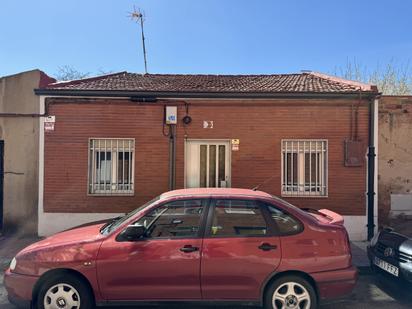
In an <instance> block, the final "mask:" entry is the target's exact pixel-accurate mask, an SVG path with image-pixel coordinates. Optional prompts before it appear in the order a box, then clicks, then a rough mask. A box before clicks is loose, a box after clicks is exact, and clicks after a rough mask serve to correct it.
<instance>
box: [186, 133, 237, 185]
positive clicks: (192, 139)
mask: <svg viewBox="0 0 412 309" xmlns="http://www.w3.org/2000/svg"><path fill="white" fill-rule="evenodd" d="M190 142H205V143H210V144H212V143H213V142H216V143H221V142H226V143H228V145H229V147H228V154H227V155H228V165H227V169H228V170H227V175H228V178H229V183H230V187H229V188H231V187H232V149H231V147H230V146H231V144H232V143H231V140H230V139H227V138H212V139H208V138H186V139H185V142H184V159H183V173H184V175H183V182H184V188H185V189H186V188H187V186H186V180H187V170H186V159H187V153H188V143H190Z"/></svg>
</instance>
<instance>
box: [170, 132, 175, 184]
mask: <svg viewBox="0 0 412 309" xmlns="http://www.w3.org/2000/svg"><path fill="white" fill-rule="evenodd" d="M169 130H170V134H169V190H174V189H176V125H173V124H171V125H169Z"/></svg>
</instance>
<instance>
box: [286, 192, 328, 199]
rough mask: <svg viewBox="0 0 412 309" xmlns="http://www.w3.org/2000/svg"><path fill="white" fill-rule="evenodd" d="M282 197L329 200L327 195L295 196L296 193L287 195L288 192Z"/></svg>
mask: <svg viewBox="0 0 412 309" xmlns="http://www.w3.org/2000/svg"><path fill="white" fill-rule="evenodd" d="M281 196H282V197H297V198H321V199H322V198H328V197H329V196H328V195H327V194H326V195H320V194H312V195H309V194H307V195H306V194H295V193H286V192H282V193H281Z"/></svg>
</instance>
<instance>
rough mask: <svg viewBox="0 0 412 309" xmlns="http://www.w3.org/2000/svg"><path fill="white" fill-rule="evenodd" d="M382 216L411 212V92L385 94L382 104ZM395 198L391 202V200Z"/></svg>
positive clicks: (380, 151)
mask: <svg viewBox="0 0 412 309" xmlns="http://www.w3.org/2000/svg"><path fill="white" fill-rule="evenodd" d="M378 184H379V217H380V224H385V223H387V219H388V215H389V213H390V210H391V204H392V208H393V214H395V215H396V214H399V213H402V212H405V213H406V212H408V208H409V214H412V96H383V97H382V98H381V99H380V106H379V181H378ZM391 201H392V203H391Z"/></svg>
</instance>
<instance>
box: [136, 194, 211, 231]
mask: <svg viewBox="0 0 412 309" xmlns="http://www.w3.org/2000/svg"><path fill="white" fill-rule="evenodd" d="M203 210H204V207H203V203H202V200H181V201H173V202H170V203H166V204H163V205H161V206H159V207H157V208H156V209H154V210H152V211H151V212H149V213H148V214H146V215H145V216H143V217H142V218H140V219H139V220H138V221H137V222H135V224H139V225H143V226H144V227H145V228H146V232H145V235H144V237H145V238H174V237H196V236H198V232H199V228H200V224H201V218H202V214H203Z"/></svg>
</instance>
